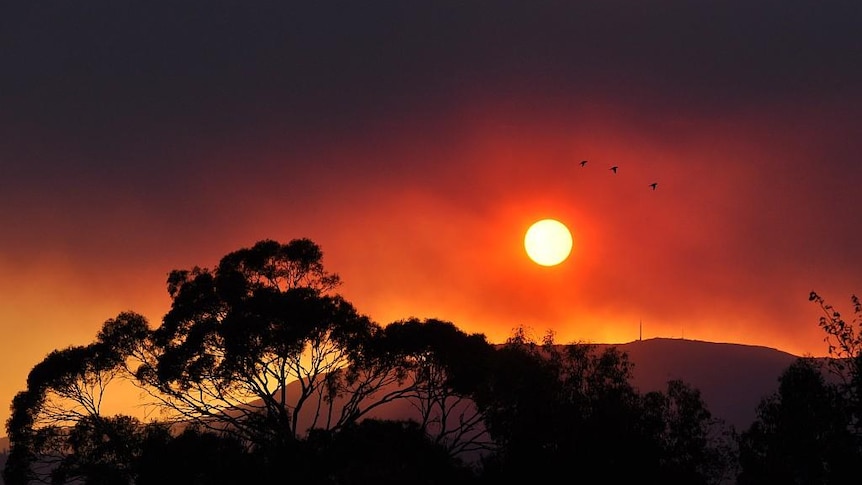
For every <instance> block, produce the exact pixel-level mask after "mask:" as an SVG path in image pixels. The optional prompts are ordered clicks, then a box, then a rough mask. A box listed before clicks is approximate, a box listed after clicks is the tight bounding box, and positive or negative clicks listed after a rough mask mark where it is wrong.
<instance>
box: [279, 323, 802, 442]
mask: <svg viewBox="0 0 862 485" xmlns="http://www.w3.org/2000/svg"><path fill="white" fill-rule="evenodd" d="M595 345H596V347H597V348H598V349H602V348H605V347H616V348H617V349H618V350H620V351H622V352H625V353H626V354H627V355H628V357H629V360H630V361H631V362H632V363H634V368H633V377H632V384H633V385H634V386H635V387H636V388H637V389H638V390H639V391H640V392H642V393H646V392H649V391H664V390H666V386H667V382H668V381H669V380H672V379H680V380H682V381H684V382H686V383H688V384H690V385H691V386H693V387H695V388H697V389H699V390H700V392H701V396H702V397H703V400H704V402H705V403H706V404H707V406H708V407H709V410H710V411H711V412H712V414H713V416H714V417H716V418H720V419H722V420H724V421H725V422H726V423H727V424H730V425H732V426H734V427H735V428H736V429H737V430H740V431H741V430H743V429H746V428H748V426H749V425H750V424H751V423H752V422H753V421H754V419H755V417H756V409H757V405H758V404H759V403H760V400H761V399H762V398H764V397H766V396H768V395H769V394H771V393H773V392H774V391H776V390H777V389H778V378H779V376H780V375H781V373H782V372H783V371H784V370H785V369H786V368H787V367H788V366H790V364H791V363H792V362H793V361H794V360H795V359H797V358H798V357H799V356H796V355H793V354H790V353H787V352H783V351H780V350H777V349H774V348H770V347H763V346H753V345H744V344H732V343H716V342H706V341H700V340H685V339H670V338H652V339H646V340H637V341H633V342H628V343H623V344H595ZM296 386H297V384H295V383H294V384H292V385H291V386H288V394H289V395H295V394H294V393H298V389H296ZM386 390H387V389H384V390H383V391H384V392H385V391H386ZM338 406H339V403H337V402H336V407H338ZM415 413H416V411H415V409H414V408H413V407H412V406H411V405H410V404H408V403H407V402H405V401H401V400H399V401H394V402H392V403H388V404H385V405H383V406H381V407H379V408H377V409H376V410H374V411H373V412H371V413H369V417H374V418H381V419H407V418H410V417H414V416H415Z"/></svg>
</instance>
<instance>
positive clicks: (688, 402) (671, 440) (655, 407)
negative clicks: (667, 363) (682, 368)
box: [642, 379, 738, 484]
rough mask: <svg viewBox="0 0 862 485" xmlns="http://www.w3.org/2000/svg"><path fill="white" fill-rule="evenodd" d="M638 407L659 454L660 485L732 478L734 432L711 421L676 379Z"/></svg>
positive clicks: (698, 398) (701, 403) (734, 468)
mask: <svg viewBox="0 0 862 485" xmlns="http://www.w3.org/2000/svg"><path fill="white" fill-rule="evenodd" d="M642 405H643V417H644V420H645V422H646V427H647V429H650V430H651V433H652V434H653V436H654V437H655V439H656V440H657V442H658V443H659V448H660V450H661V453H660V454H661V456H660V459H659V464H660V472H659V474H660V476H661V482H662V483H666V484H671V483H678V484H698V483H702V484H718V483H727V482H728V481H729V480H732V479H734V478H735V477H736V474H737V460H738V456H737V446H736V444H737V437H736V434H735V431H734V430H733V428H732V427H731V426H728V425H726V424H725V423H724V422H723V421H722V420H721V419H717V418H714V417H713V416H712V413H711V412H710V411H709V409H708V408H707V406H706V403H705V402H704V401H703V399H702V397H701V394H700V391H699V390H698V389H696V388H694V387H692V386H691V385H689V384H687V383H685V382H684V381H682V380H679V379H674V380H671V381H668V383H667V389H666V391H665V392H649V393H647V394H646V395H645V396H644V399H643V404H642Z"/></svg>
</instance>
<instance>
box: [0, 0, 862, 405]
mask: <svg viewBox="0 0 862 485" xmlns="http://www.w3.org/2000/svg"><path fill="white" fill-rule="evenodd" d="M408 3H409V4H410V5H407V4H408ZM461 3H463V2H446V1H444V2H432V3H428V4H425V3H421V2H416V3H415V4H414V3H413V2H403V3H402V2H393V3H391V4H388V5H387V2H383V3H381V4H379V5H375V6H373V7H372V6H367V5H364V6H363V7H362V8H361V9H360V8H359V7H357V6H352V7H343V9H335V8H334V7H333V8H331V9H327V8H325V7H311V6H303V7H296V6H293V7H288V6H284V5H282V4H281V2H273V3H272V4H271V5H270V4H268V3H261V4H259V5H256V6H254V7H251V6H248V5H247V4H245V3H242V2H208V3H206V5H207V7H205V8H204V7H202V6H199V7H193V6H191V5H192V4H191V3H189V4H188V5H186V6H183V7H177V6H171V7H169V6H152V4H148V5H143V4H142V5H139V6H129V5H126V6H122V7H121V6H117V5H116V4H113V3H110V2H105V4H104V5H99V6H95V5H97V4H98V2H96V3H94V4H90V3H88V5H90V7H85V6H82V5H68V4H64V5H62V6H60V5H58V6H54V7H51V8H48V7H45V6H30V5H27V6H15V7H12V6H3V7H2V10H3V11H2V12H0V18H2V19H3V20H0V23H2V25H0V32H3V33H4V36H5V38H6V39H7V40H8V42H6V45H8V46H10V47H9V48H8V49H6V48H4V49H3V51H2V52H0V62H2V65H3V66H5V67H4V72H6V73H7V74H5V75H4V76H3V77H2V79H0V106H4V108H3V110H2V113H0V127H2V128H0V228H2V232H0V274H2V275H4V276H5V277H4V278H2V279H0V329H2V334H0V335H2V336H0V356H2V359H3V365H2V366H0V418H2V419H3V421H4V422H5V419H6V417H7V416H8V413H7V412H6V410H7V408H8V405H4V404H2V403H3V402H5V403H8V402H9V401H10V400H11V398H12V396H13V395H14V394H15V392H17V391H18V390H21V389H23V388H24V386H25V385H26V377H27V373H28V372H29V370H30V369H31V368H32V367H33V365H35V364H36V363H38V362H39V361H40V360H41V359H42V358H43V357H44V356H45V355H46V354H47V353H48V352H50V351H51V350H53V349H56V348H62V347H65V346H68V345H77V344H86V343H89V342H90V341H92V340H93V338H94V337H95V333H96V331H97V330H98V328H99V327H100V326H101V324H102V323H103V322H104V321H105V320H107V319H109V318H112V317H114V316H116V315H117V314H118V313H119V312H121V311H125V310H134V311H137V312H139V313H142V314H144V315H145V316H147V317H148V318H149V319H150V321H151V322H152V323H153V325H156V324H157V323H158V321H159V320H160V318H161V316H162V315H163V314H164V313H165V311H167V309H168V305H169V303H170V302H169V299H168V297H167V292H166V291H165V278H166V275H167V273H168V272H169V271H170V270H172V269H180V268H190V267H192V266H195V265H198V266H209V267H212V266H215V265H216V264H217V263H218V260H219V258H220V257H221V256H223V255H225V254H227V253H228V252H231V251H233V250H236V249H239V248H241V247H247V246H250V245H252V244H254V243H255V242H256V241H258V240H261V239H265V238H270V239H277V240H279V241H282V242H287V241H288V240H290V239H293V238H299V237H309V238H311V239H312V240H314V241H315V242H317V243H318V244H319V245H320V246H321V247H322V249H323V251H324V254H325V256H324V263H325V264H326V266H327V268H328V269H329V270H331V271H334V272H337V273H339V274H340V275H341V277H342V279H343V280H344V284H343V286H342V287H341V288H340V290H339V291H340V292H341V293H342V294H343V295H344V296H345V297H346V298H347V299H348V300H350V301H351V302H353V303H354V304H355V305H356V307H357V308H358V309H359V310H360V311H361V312H363V313H365V314H368V315H369V316H371V317H372V318H373V319H374V320H375V321H377V322H378V323H381V324H385V323H388V322H391V321H394V320H398V319H402V318H408V317H411V316H416V317H422V318H425V317H435V318H441V319H445V320H449V321H452V322H454V323H455V324H456V325H458V326H459V327H460V328H462V329H464V330H465V331H469V332H482V333H485V334H486V335H487V336H488V338H489V339H490V340H492V341H495V342H499V341H502V340H504V339H505V338H506V337H507V336H509V335H510V333H511V330H512V329H513V328H514V327H517V326H520V325H524V326H526V327H529V328H532V329H533V331H534V332H535V334H536V335H537V336H541V335H542V334H543V333H544V332H545V331H546V330H553V331H554V332H556V335H557V340H558V341H560V342H571V341H591V342H610V343H613V342H628V341H631V340H634V339H636V338H637V337H638V325H639V322H643V335H644V337H645V338H649V337H685V338H691V339H700V340H709V341H718V342H736V343H746V344H754V345H765V346H769V347H775V348H778V349H782V350H786V351H788V352H792V353H795V354H797V355H803V354H806V353H811V354H815V355H823V354H824V353H825V350H826V347H825V344H824V343H823V342H822V337H823V333H822V332H821V330H820V329H819V328H818V326H817V319H818V317H819V313H818V309H817V308H816V307H815V306H814V304H812V303H810V302H808V293H809V292H810V291H811V290H816V291H818V292H819V293H821V294H822V295H823V296H824V297H826V298H827V300H829V301H830V302H831V303H833V304H835V305H836V306H837V307H838V308H839V309H842V310H844V312H845V313H846V314H847V315H850V311H851V310H852V309H851V308H850V307H849V297H850V295H851V294H853V293H856V292H859V291H860V288H862V281H860V275H862V271H860V270H862V249H860V248H862V245H860V244H859V241H860V232H862V229H860V226H859V223H858V222H859V216H858V214H857V212H858V208H859V207H862V195H860V194H862V192H860V191H859V189H858V181H859V180H860V176H862V164H860V163H859V158H858V157H859V155H858V154H859V153H860V148H862V146H860V145H862V122H860V120H859V118H858V113H859V112H860V108H862V99H860V95H859V91H858V86H859V85H860V84H859V82H860V81H862V68H860V66H862V62H860V60H862V59H860V52H862V45H860V43H862V39H860V37H859V36H858V29H857V27H858V26H859V25H860V21H862V14H860V10H859V8H858V5H856V3H854V2H844V3H842V2H835V3H830V4H829V5H816V6H814V5H812V6H810V7H809V6H808V4H807V3H805V2H801V1H800V2H793V1H791V2H782V3H780V4H774V5H773V4H769V5H767V4H766V2H764V4H763V5H756V6H752V5H751V4H750V2H742V1H740V2H722V4H721V5H711V6H706V5H700V6H698V7H697V8H695V7H694V6H692V5H690V3H691V2H682V1H680V2H663V3H662V6H661V7H655V8H653V7H646V6H644V5H643V4H642V3H640V2H627V1H620V2H598V1H597V2H578V3H577V5H564V4H560V3H559V2H524V3H523V5H522V4H521V2H506V1H500V2H489V3H483V2H475V3H470V5H469V6H465V5H461ZM573 3H574V2H573ZM201 5H203V4H201ZM346 9H352V10H351V11H347V10H346ZM583 159H586V160H589V163H588V164H587V166H585V167H583V168H582V167H580V166H579V163H578V162H580V160H583ZM611 165H617V166H619V167H620V168H619V172H618V173H617V174H616V175H614V174H612V173H611V172H610V171H609V170H608V167H610V166H611ZM652 182H658V184H659V185H658V189H657V190H655V191H653V190H651V189H650V188H649V187H648V184H650V183H652ZM545 217H553V218H557V219H559V220H561V221H562V222H564V223H565V224H567V225H568V226H569V227H570V229H571V230H572V232H573V235H574V250H573V254H572V256H571V257H570V258H569V259H568V260H567V261H566V262H565V263H563V264H562V265H560V266H555V267H550V268H548V267H541V266H538V265H536V264H534V263H532V262H530V260H529V259H528V258H527V256H526V254H525V252H524V249H523V246H522V241H523V236H524V232H525V231H526V229H527V227H528V226H529V225H530V224H531V223H532V222H534V221H535V220H538V219H541V218H545Z"/></svg>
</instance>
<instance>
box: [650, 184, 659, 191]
mask: <svg viewBox="0 0 862 485" xmlns="http://www.w3.org/2000/svg"><path fill="white" fill-rule="evenodd" d="M649 186H650V187H652V189H653V190H655V188H656V187H658V182H653V183H651V184H649Z"/></svg>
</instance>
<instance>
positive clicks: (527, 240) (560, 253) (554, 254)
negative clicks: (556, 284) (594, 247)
mask: <svg viewBox="0 0 862 485" xmlns="http://www.w3.org/2000/svg"><path fill="white" fill-rule="evenodd" d="M524 248H525V249H526V250H527V256H529V257H530V259H532V260H533V261H535V262H536V263H537V264H540V265H542V266H555V265H558V264H560V263H562V262H563V261H565V260H566V258H568V257H569V254H571V252H572V233H571V232H570V231H569V228H568V227H566V225H565V224H563V223H562V222H560V221H558V220H556V219H542V220H541V221H538V222H535V223H533V225H532V226H530V228H529V229H527V234H526V235H525V236H524Z"/></svg>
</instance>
